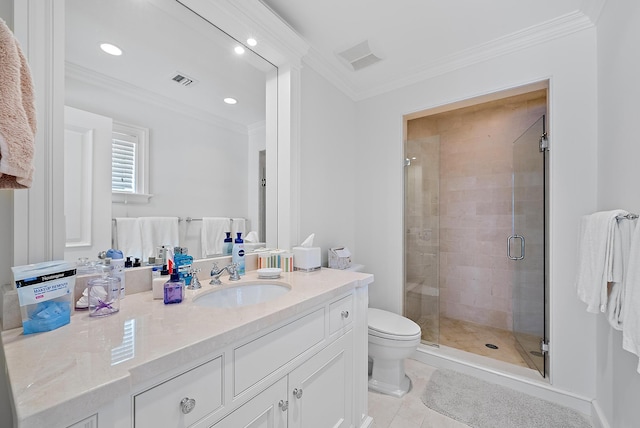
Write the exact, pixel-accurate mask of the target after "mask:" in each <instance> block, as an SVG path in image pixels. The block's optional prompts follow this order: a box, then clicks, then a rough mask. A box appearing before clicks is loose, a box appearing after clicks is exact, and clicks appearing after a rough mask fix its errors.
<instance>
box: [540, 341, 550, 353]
mask: <svg viewBox="0 0 640 428" xmlns="http://www.w3.org/2000/svg"><path fill="white" fill-rule="evenodd" d="M540 352H542V354H543V355H544V354H547V353H548V352H549V342H545V341H544V339H540Z"/></svg>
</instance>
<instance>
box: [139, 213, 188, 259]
mask: <svg viewBox="0 0 640 428" xmlns="http://www.w3.org/2000/svg"><path fill="white" fill-rule="evenodd" d="M139 221H140V232H141V234H142V260H143V261H144V260H147V259H148V258H149V257H150V256H155V255H156V249H157V248H158V247H159V246H161V245H164V246H167V247H170V248H173V247H177V246H179V245H180V242H179V234H178V217H140V218H139Z"/></svg>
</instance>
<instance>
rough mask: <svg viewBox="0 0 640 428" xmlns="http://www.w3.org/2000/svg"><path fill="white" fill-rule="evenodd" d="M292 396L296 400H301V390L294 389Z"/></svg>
mask: <svg viewBox="0 0 640 428" xmlns="http://www.w3.org/2000/svg"><path fill="white" fill-rule="evenodd" d="M293 395H294V397H296V398H302V388H300V389H298V388H296V389H294V390H293Z"/></svg>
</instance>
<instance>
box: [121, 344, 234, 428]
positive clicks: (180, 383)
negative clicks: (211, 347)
mask: <svg viewBox="0 0 640 428" xmlns="http://www.w3.org/2000/svg"><path fill="white" fill-rule="evenodd" d="M184 399H187V400H189V399H193V400H195V406H193V408H192V409H191V410H189V405H188V404H185V405H184V406H183V405H182V404H181V402H182V401H183V400H184ZM221 406H222V357H221V356H220V357H218V358H216V359H215V360H212V361H209V362H208V363H205V364H203V365H201V366H198V367H196V368H194V369H193V370H190V371H188V372H186V373H183V374H181V375H180V376H177V377H174V378H173V379H170V380H168V381H166V382H164V383H162V384H160V385H158V386H156V387H154V388H151V389H149V390H148V391H145V392H143V393H141V394H138V395H136V396H135V397H134V418H135V427H136V428H145V427H161V426H163V427H178V426H180V427H182V426H184V427H186V426H189V425H191V424H193V423H194V422H196V421H198V420H199V419H201V418H203V417H204V416H206V415H207V414H209V413H211V412H213V411H214V410H216V409H218V408H220V407H221ZM185 412H186V413H185Z"/></svg>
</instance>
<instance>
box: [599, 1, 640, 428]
mask: <svg viewBox="0 0 640 428" xmlns="http://www.w3.org/2000/svg"><path fill="white" fill-rule="evenodd" d="M597 29H598V30H597V31H598V140H599V147H598V149H599V151H598V154H599V156H598V209H600V210H608V209H614V208H622V209H626V210H629V211H631V212H635V213H640V192H638V183H639V182H640V171H639V170H638V160H639V159H640V135H639V134H638V127H637V122H638V117H640V104H639V103H638V101H639V100H640V83H639V82H638V76H640V57H639V56H638V55H637V49H638V40H640V3H638V2H632V1H623V2H620V1H609V2H607V3H606V5H605V7H604V9H603V11H602V13H601V15H600V19H599V21H598V26H597ZM597 318H598V328H597V337H596V347H597V356H598V359H597V385H596V387H597V392H596V398H597V403H598V405H599V406H600V409H601V412H602V416H601V417H603V418H604V419H605V420H606V421H607V423H608V425H609V426H611V427H630V426H637V425H638V423H639V422H638V421H640V407H639V406H638V397H640V374H638V373H637V372H636V367H637V365H638V358H637V357H636V356H635V355H633V354H631V353H629V352H626V351H624V350H623V349H622V334H621V332H619V331H615V330H613V329H612V328H611V327H610V326H609V324H608V323H607V322H606V319H605V317H604V316H598V317H597Z"/></svg>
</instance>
